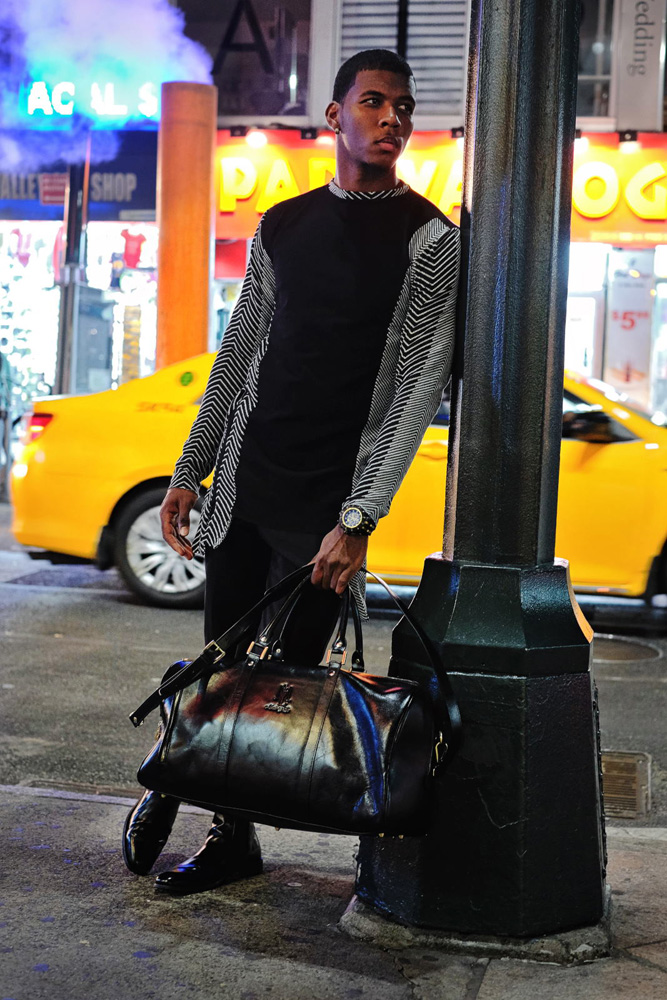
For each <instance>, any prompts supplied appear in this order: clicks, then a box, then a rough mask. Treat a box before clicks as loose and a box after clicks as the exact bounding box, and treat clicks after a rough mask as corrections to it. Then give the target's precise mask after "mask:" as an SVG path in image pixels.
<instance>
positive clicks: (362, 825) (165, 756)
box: [130, 566, 460, 834]
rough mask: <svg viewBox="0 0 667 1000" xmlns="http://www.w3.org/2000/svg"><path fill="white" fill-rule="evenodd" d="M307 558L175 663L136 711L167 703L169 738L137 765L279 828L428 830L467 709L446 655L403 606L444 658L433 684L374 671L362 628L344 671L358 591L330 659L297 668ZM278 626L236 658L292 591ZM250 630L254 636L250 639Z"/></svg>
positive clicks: (194, 798)
mask: <svg viewBox="0 0 667 1000" xmlns="http://www.w3.org/2000/svg"><path fill="white" fill-rule="evenodd" d="M311 572H312V566H304V567H302V568H301V569H299V570H296V571H295V572H294V573H292V574H290V576H288V577H286V578H285V579H284V580H283V581H281V583H279V584H278V585H277V586H276V587H274V588H272V589H271V590H269V591H267V593H266V594H265V595H264V597H263V598H262V600H261V601H260V602H259V603H258V604H257V605H255V607H254V608H252V609H251V611H249V612H248V614H247V615H245V616H244V617H243V618H241V619H240V620H239V621H238V622H237V623H236V624H235V625H234V626H232V628H230V629H228V631H227V632H226V633H225V634H224V635H223V636H221V637H220V639H218V640H217V641H215V642H211V643H209V644H208V645H207V646H206V648H205V649H204V651H203V652H202V654H201V655H200V656H199V657H197V659H196V660H193V661H187V660H185V661H184V660H181V661H178V662H177V663H175V664H172V666H171V667H170V668H169V670H168V671H167V673H166V674H165V676H164V678H163V681H162V684H161V685H160V687H159V688H158V689H157V691H155V692H153V694H152V695H151V696H150V697H149V698H148V699H146V701H145V702H144V703H143V704H142V705H141V706H140V708H138V709H137V711H136V712H134V713H133V714H132V715H131V716H130V719H131V721H132V722H133V723H134V725H135V726H138V725H140V724H141V723H142V722H143V720H144V718H145V717H146V716H147V715H148V713H149V712H151V711H152V710H153V709H155V708H157V707H158V706H159V707H160V710H161V715H162V725H161V727H160V732H159V734H158V739H157V743H156V744H155V746H154V748H153V749H152V750H151V752H150V753H149V754H148V756H147V757H146V758H145V760H144V761H143V763H142V765H141V767H140V768H139V771H138V779H139V782H140V783H141V784H142V785H144V786H145V787H146V788H150V789H153V790H154V791H157V792H162V793H164V794H167V795H172V796H175V797H176V798H178V799H181V800H183V801H185V802H190V803H192V804H195V805H199V806H204V807H206V808H210V809H212V810H214V811H216V812H222V813H228V814H232V813H233V814H236V815H241V816H243V817H245V818H246V819H249V820H253V821H256V822H259V823H268V824H270V825H272V826H278V827H288V828H297V829H304V830H320V831H325V832H328V833H347V834H377V833H386V834H422V833H424V832H425V830H426V827H427V822H428V814H429V801H430V790H431V783H432V778H433V774H434V771H435V769H436V767H438V766H439V765H440V764H442V763H443V762H444V761H445V760H446V759H448V758H449V757H450V756H451V754H452V753H453V751H454V749H455V745H456V743H457V741H458V739H459V732H460V719H459V712H458V706H457V704H456V701H455V699H454V696H453V694H452V691H451V687H450V685H449V681H448V679H447V676H446V674H445V672H444V670H443V668H442V665H441V662H440V658H439V656H438V654H437V652H436V651H435V649H434V648H433V646H432V644H431V643H430V641H429V639H428V638H427V637H426V635H425V634H424V632H423V630H422V629H421V627H420V626H419V625H418V623H417V622H416V621H415V620H414V619H413V617H412V615H411V613H410V612H409V610H408V609H407V608H406V607H405V606H404V605H403V603H402V602H401V601H400V600H399V599H398V598H397V597H396V595H394V594H393V593H392V592H391V591H390V590H389V588H388V587H387V586H386V584H385V583H384V581H382V580H380V578H379V577H375V579H377V580H378V582H379V583H381V584H382V585H383V586H384V587H385V588H386V589H387V591H388V592H389V593H390V595H391V596H392V598H393V599H394V600H395V601H396V602H397V603H398V605H399V607H400V609H401V610H402V612H403V614H404V615H405V617H406V619H407V620H408V622H409V623H410V624H411V625H412V627H413V628H414V629H415V631H416V633H417V635H418V636H419V638H420V640H421V642H422V644H423V645H424V648H425V649H426V651H427V654H428V656H429V659H430V662H431V664H432V666H433V684H431V686H430V688H426V687H422V686H421V685H419V684H417V683H416V682H415V681H411V680H403V679H400V678H396V677H384V676H377V675H373V674H367V673H363V672H362V671H363V652H362V649H361V625H360V621H359V616H358V612H357V610H356V608H355V607H354V599H353V598H352V605H353V611H354V613H353V620H354V623H355V637H356V647H357V648H356V649H355V651H354V653H353V655H352V657H351V666H352V669H351V670H348V669H345V667H344V663H345V657H346V647H347V641H346V620H347V616H348V604H349V601H350V593H349V590H348V591H346V595H345V597H344V599H343V600H342V602H341V604H342V613H341V621H340V625H339V629H338V633H337V635H336V639H335V641H334V642H333V645H332V646H331V649H330V652H329V654H328V657H327V662H326V663H325V664H324V665H313V666H305V667H304V666H298V665H295V664H293V663H290V660H289V650H284V649H283V641H282V629H283V628H284V625H285V621H286V620H287V618H288V617H289V615H290V614H292V613H295V605H296V611H298V596H299V592H300V589H301V587H303V586H304V585H306V584H307V582H308V578H309V576H310V574H311ZM286 593H287V595H288V596H287V600H286V601H285V602H284V604H283V605H282V607H281V609H280V611H279V612H278V614H277V615H276V616H275V617H274V619H273V621H272V622H271V623H270V625H268V626H267V627H266V628H265V629H264V630H263V631H262V632H261V634H260V635H259V637H258V638H256V639H255V641H253V642H251V644H250V646H249V648H248V651H247V653H244V654H243V655H242V656H240V657H239V656H238V655H235V651H236V650H237V649H238V646H239V642H240V641H241V640H244V645H245V643H246V642H247V641H248V630H249V628H251V627H252V625H253V624H254V623H256V622H257V621H258V620H259V615H260V614H261V612H262V610H263V609H264V608H265V607H267V606H268V605H270V604H272V603H273V602H275V601H276V600H277V599H281V598H284V597H285V594H286ZM250 635H251V636H252V633H250Z"/></svg>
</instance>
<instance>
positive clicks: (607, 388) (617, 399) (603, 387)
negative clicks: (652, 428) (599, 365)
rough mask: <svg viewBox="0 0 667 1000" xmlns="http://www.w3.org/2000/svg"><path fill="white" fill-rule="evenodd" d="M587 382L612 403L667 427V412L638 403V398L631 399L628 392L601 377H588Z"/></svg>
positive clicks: (659, 425) (657, 424) (658, 425)
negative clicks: (620, 390)
mask: <svg viewBox="0 0 667 1000" xmlns="http://www.w3.org/2000/svg"><path fill="white" fill-rule="evenodd" d="M586 384H587V385H590V386H592V387H593V388H594V389H597V390H598V392H601V393H602V395H603V396H605V397H606V398H607V399H608V400H609V402H610V403H618V404H619V405H620V406H622V407H623V408H624V409H626V410H630V412H631V413H635V414H636V415H637V416H638V417H644V419H645V420H650V421H651V423H652V424H655V425H656V426H657V427H667V413H663V411H662V410H649V409H648V408H647V407H645V406H642V405H641V403H638V402H637V400H636V399H630V397H629V396H627V395H626V393H624V392H619V391H618V389H614V387H613V385H609V383H608V382H602V381H601V379H597V378H587V379H586Z"/></svg>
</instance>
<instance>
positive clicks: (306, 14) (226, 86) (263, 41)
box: [178, 0, 311, 118]
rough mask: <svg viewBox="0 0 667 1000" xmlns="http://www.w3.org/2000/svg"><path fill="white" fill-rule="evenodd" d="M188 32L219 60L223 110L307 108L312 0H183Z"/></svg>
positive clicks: (216, 75) (261, 112)
mask: <svg viewBox="0 0 667 1000" xmlns="http://www.w3.org/2000/svg"><path fill="white" fill-rule="evenodd" d="M178 6H179V7H180V8H181V10H182V11H183V13H184V14H185V33H186V35H187V36H188V37H189V38H192V39H193V40H194V41H196V42H199V44H200V45H203V46H204V48H205V49H207V51H208V52H209V54H210V55H211V58H212V60H213V72H212V75H213V83H215V85H216V86H217V88H218V95H219V97H218V114H219V115H220V116H238V115H241V116H244V115H247V116H249V117H250V118H255V117H257V116H265V115H275V116H276V117H280V118H282V117H284V116H286V115H287V116H290V115H293V116H296V115H300V116H303V115H305V114H307V102H308V65H309V49H310V17H311V0H228V2H226V3H221V4H202V3H200V2H198V0H178Z"/></svg>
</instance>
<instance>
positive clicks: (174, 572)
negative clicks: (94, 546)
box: [126, 507, 204, 594]
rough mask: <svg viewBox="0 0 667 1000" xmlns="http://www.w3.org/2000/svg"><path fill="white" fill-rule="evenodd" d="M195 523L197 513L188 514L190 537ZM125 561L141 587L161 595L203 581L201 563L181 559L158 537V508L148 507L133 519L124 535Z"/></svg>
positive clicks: (193, 533) (195, 560)
mask: <svg viewBox="0 0 667 1000" xmlns="http://www.w3.org/2000/svg"><path fill="white" fill-rule="evenodd" d="M198 526H199V513H198V512H197V511H196V510H193V511H191V513H190V538H194V536H195V533H196V531H197V528H198ZM126 551H127V561H128V563H129V565H130V569H131V570H132V572H133V573H134V575H135V576H136V577H137V579H138V580H140V581H141V583H143V584H144V586H145V587H150V589H151V590H156V591H159V592H160V593H161V594H182V593H186V592H187V591H189V590H196V589H197V587H200V586H201V585H202V584H203V582H204V563H203V561H202V560H201V559H197V558H196V557H195V558H194V559H192V560H187V559H184V558H183V557H182V556H179V555H178V554H177V553H176V552H174V550H173V549H172V548H171V547H170V546H169V545H167V543H166V542H165V540H164V538H163V537H162V528H161V526H160V508H159V507H151V508H150V509H149V510H146V511H144V513H143V514H140V515H139V517H138V518H137V519H136V521H135V522H134V524H133V525H132V527H131V528H130V530H129V532H128V535H127V545H126Z"/></svg>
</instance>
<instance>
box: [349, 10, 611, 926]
mask: <svg viewBox="0 0 667 1000" xmlns="http://www.w3.org/2000/svg"><path fill="white" fill-rule="evenodd" d="M578 7H579V0H473V3H472V28H471V45H470V62H469V86H468V107H467V122H466V154H465V158H466V182H465V188H464V197H463V201H464V204H463V211H462V225H461V228H462V236H463V246H464V256H463V276H462V294H461V324H460V326H461V336H460V340H459V350H458V358H457V361H456V371H455V377H454V393H453V406H452V413H453V421H452V430H451V433H450V454H449V465H448V479H447V501H446V519H445V537H444V545H443V552H442V554H438V555H435V556H431V557H429V558H428V559H427V560H426V565H425V571H424V576H423V579H422V583H421V585H420V587H419V590H418V593H417V595H416V597H415V600H414V603H413V610H414V612H415V614H416V616H417V617H418V619H419V620H420V621H421V623H422V625H423V626H424V627H425V629H426V631H427V632H428V633H429V635H430V636H431V638H432V639H433V640H434V641H435V642H436V643H437V644H439V647H440V650H441V652H442V655H443V658H444V661H445V664H446V666H447V668H448V670H449V671H450V672H451V675H452V681H453V684H454V687H455V690H456V693H457V695H458V698H459V702H460V707H461V714H462V719H463V726H464V742H463V746H462V748H461V750H460V751H459V753H458V755H457V757H456V758H455V760H454V761H453V763H452V764H451V766H450V768H449V770H448V771H447V772H446V773H445V774H443V775H442V776H440V777H439V778H437V779H436V792H435V800H436V802H435V810H434V817H433V822H432V826H431V829H430V830H429V833H428V835H427V836H426V837H421V838H405V839H404V840H390V839H386V838H385V839H383V840H377V839H374V838H362V843H361V848H360V855H359V862H360V864H359V873H358V878H357V893H358V897H359V899H361V900H362V901H363V903H365V904H366V905H369V906H371V907H372V908H373V909H375V910H376V911H379V912H380V913H383V914H385V915H390V916H392V917H393V918H395V919H397V920H399V921H402V922H404V923H408V924H412V925H416V926H421V927H428V928H435V929H439V930H446V931H452V932H456V933H461V934H481V935H496V936H504V937H507V936H509V937H516V938H526V937H532V936H536V935H543V934H549V933H555V932H558V931H562V930H566V929H570V928H575V927H582V926H586V925H592V924H596V923H597V922H598V921H599V920H600V918H601V916H602V913H603V907H604V843H603V840H604V833H603V823H602V814H601V801H600V786H599V752H598V742H597V739H596V734H597V729H596V716H595V705H594V693H593V688H592V682H591V675H590V670H589V661H590V641H591V638H592V631H591V629H590V628H589V626H588V624H587V622H586V621H585V619H584V618H583V615H582V613H581V611H580V609H579V608H578V605H577V603H576V600H575V598H574V595H573V593H572V590H571V587H570V584H569V576H568V570H567V564H566V563H565V562H564V561H563V560H558V559H555V558H554V537H555V527H556V503H557V487H558V465H559V454H560V437H561V421H562V393H563V355H564V328H565V307H566V294H567V265H568V243H569V226H570V212H571V180H572V155H573V145H574V132H575V107H576V81H577V38H578ZM564 555H567V553H564ZM427 669H428V668H427V665H426V664H425V663H424V662H423V660H422V658H421V654H420V651H419V649H418V648H417V646H416V644H415V643H414V640H413V638H412V636H411V635H410V630H409V628H407V627H404V626H403V624H402V623H399V625H398V626H397V628H396V629H395V631H394V639H393V647H392V661H391V667H390V672H391V673H393V674H395V675H401V676H409V677H414V678H417V679H419V678H420V677H423V676H424V671H426V670H427Z"/></svg>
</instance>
